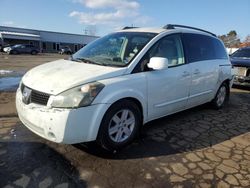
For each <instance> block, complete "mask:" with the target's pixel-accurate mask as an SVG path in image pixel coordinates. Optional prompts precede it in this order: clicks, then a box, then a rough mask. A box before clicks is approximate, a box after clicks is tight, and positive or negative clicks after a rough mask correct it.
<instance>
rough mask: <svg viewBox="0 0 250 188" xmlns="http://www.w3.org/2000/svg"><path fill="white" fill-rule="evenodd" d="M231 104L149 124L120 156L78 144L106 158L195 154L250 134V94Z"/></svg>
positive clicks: (233, 100)
mask: <svg viewBox="0 0 250 188" xmlns="http://www.w3.org/2000/svg"><path fill="white" fill-rule="evenodd" d="M231 95H232V96H233V95H237V96H238V97H237V98H236V97H231V100H230V102H229V104H227V105H226V106H225V107H224V108H223V109H221V110H214V109H211V107H210V106H209V105H208V104H205V105H201V106H199V107H196V108H192V109H189V110H186V111H183V112H180V113H177V114H174V115H171V116H168V117H165V118H161V119H158V120H155V121H152V122H149V123H148V124H146V125H145V126H144V127H143V129H142V131H141V134H140V136H139V138H138V139H137V140H136V141H135V142H134V143H133V144H131V145H130V146H128V147H127V148H125V149H124V150H122V151H119V152H118V153H110V152H105V151H103V150H102V149H101V148H99V147H97V146H96V145H95V144H94V143H87V144H81V145H75V147H77V148H78V149H80V150H83V151H85V152H87V153H89V154H92V155H96V156H98V157H101V158H106V159H118V160H119V159H136V158H145V157H156V156H165V155H172V154H178V153H182V152H189V151H195V150H199V149H203V148H207V147H211V146H213V145H216V144H219V143H221V142H224V141H226V140H229V139H231V138H233V137H236V136H239V135H241V134H244V133H247V132H249V131H250V124H249V121H250V117H249V113H246V112H249V111H250V98H249V95H250V94H249V93H245V92H241V91H237V93H234V92H232V93H231Z"/></svg>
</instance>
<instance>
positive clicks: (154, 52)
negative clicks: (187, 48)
mask: <svg viewBox="0 0 250 188" xmlns="http://www.w3.org/2000/svg"><path fill="white" fill-rule="evenodd" d="M152 57H164V58H167V59H168V67H174V66H178V65H182V64H184V63H185V60H184V53H183V47H182V42H181V38H180V36H179V35H170V36H166V37H164V38H162V39H160V40H159V41H157V42H156V43H155V44H154V45H153V46H152V47H151V48H150V49H149V51H148V52H147V53H146V54H145V55H144V57H143V58H142V59H141V61H140V62H139V64H138V65H137V66H136V67H135V70H134V71H133V72H141V71H148V70H150V69H149V68H148V67H147V64H148V63H149V60H150V58H152Z"/></svg>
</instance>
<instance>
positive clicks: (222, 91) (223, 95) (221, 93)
mask: <svg viewBox="0 0 250 188" xmlns="http://www.w3.org/2000/svg"><path fill="white" fill-rule="evenodd" d="M228 99H229V87H228V85H227V84H226V83H225V82H224V83H222V84H221V86H220V88H219V89H218V91H217V93H216V95H215V98H214V99H213V100H212V105H213V107H214V108H215V109H220V108H222V107H223V106H224V105H225V103H226V102H227V101H228Z"/></svg>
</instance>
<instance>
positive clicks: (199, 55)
mask: <svg viewBox="0 0 250 188" xmlns="http://www.w3.org/2000/svg"><path fill="white" fill-rule="evenodd" d="M183 39H184V47H185V52H186V56H187V60H188V62H189V63H192V62H196V61H205V60H212V59H227V54H226V51H225V48H224V46H223V45H222V43H221V42H220V41H219V40H218V39H216V38H213V37H210V36H206V35H200V34H191V33H186V34H184V37H183Z"/></svg>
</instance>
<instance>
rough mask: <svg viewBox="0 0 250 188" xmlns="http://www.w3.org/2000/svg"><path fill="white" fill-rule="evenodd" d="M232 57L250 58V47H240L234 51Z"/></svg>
mask: <svg viewBox="0 0 250 188" xmlns="http://www.w3.org/2000/svg"><path fill="white" fill-rule="evenodd" d="M231 57H240V58H250V48H249V49H239V50H237V51H236V52H234V53H233V54H232V55H231Z"/></svg>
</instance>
